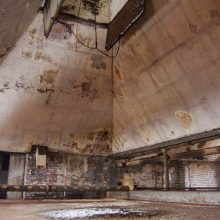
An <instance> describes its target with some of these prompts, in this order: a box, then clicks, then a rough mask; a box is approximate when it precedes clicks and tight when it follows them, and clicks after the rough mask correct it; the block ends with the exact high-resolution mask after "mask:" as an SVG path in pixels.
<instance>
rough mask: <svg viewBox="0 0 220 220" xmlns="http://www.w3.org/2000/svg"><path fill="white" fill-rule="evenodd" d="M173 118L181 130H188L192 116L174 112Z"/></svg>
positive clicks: (182, 112) (188, 113) (186, 113)
mask: <svg viewBox="0 0 220 220" xmlns="http://www.w3.org/2000/svg"><path fill="white" fill-rule="evenodd" d="M175 116H176V119H177V121H178V122H179V124H180V125H181V126H182V128H184V129H189V128H190V127H191V126H192V116H191V114H190V112H185V111H176V112H175Z"/></svg>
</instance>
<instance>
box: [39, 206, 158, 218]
mask: <svg viewBox="0 0 220 220" xmlns="http://www.w3.org/2000/svg"><path fill="white" fill-rule="evenodd" d="M160 214H161V213H160V212H159V211H158V210H157V211H155V210H134V209H124V208H82V209H66V210H55V211H49V212H44V213H41V215H43V216H44V217H47V218H49V219H61V220H62V219H65V220H66V219H79V218H80V219H84V218H90V219H92V218H99V217H102V218H104V217H108V218H109V217H114V218H117V217H119V218H120V217H154V216H158V215H160Z"/></svg>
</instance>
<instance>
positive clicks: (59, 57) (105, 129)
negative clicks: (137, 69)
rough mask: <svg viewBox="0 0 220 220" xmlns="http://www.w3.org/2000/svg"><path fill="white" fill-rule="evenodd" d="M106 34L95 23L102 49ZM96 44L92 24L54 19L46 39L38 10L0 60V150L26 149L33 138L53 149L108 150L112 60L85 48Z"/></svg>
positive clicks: (100, 153)
mask: <svg viewBox="0 0 220 220" xmlns="http://www.w3.org/2000/svg"><path fill="white" fill-rule="evenodd" d="M72 31H74V33H75V34H76V35H77V38H78V40H76V38H75V37H74V36H73V34H72ZM105 36H106V30H105V29H102V28H98V29H97V37H98V47H99V48H100V49H103V48H104V43H105ZM79 41H80V42H82V43H83V44H84V45H85V46H83V45H81V44H80V42H79ZM94 46H95V30H94V27H93V26H87V25H83V24H79V23H74V22H73V23H72V24H71V25H70V26H68V27H66V26H64V25H62V24H59V23H56V24H55V25H54V27H53V30H52V32H51V34H50V36H49V38H48V39H46V38H45V37H44V36H43V21H42V14H41V13H39V14H38V15H37V17H36V19H35V20H34V21H33V23H32V24H31V25H30V26H29V28H28V30H27V31H26V32H25V34H24V35H23V36H22V37H21V38H20V40H19V41H18V42H17V44H16V46H15V47H14V48H13V49H12V51H11V52H10V54H9V55H8V56H7V59H5V60H4V62H3V63H2V64H1V68H0V105H1V108H0V115H1V118H0V135H1V140H0V149H1V150H3V151H11V152H26V151H30V149H31V146H32V145H33V144H37V145H44V146H48V147H49V150H52V151H66V152H72V153H83V154H98V155H103V154H109V153H111V152H112V150H111V137H112V65H111V63H112V62H111V59H110V58H109V57H107V56H104V55H102V54H101V53H100V52H97V50H94V49H89V48H87V47H94Z"/></svg>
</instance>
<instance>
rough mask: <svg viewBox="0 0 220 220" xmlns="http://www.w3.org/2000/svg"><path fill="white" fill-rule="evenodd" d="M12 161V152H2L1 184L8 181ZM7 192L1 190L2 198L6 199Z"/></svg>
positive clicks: (0, 196) (0, 156)
mask: <svg viewBox="0 0 220 220" xmlns="http://www.w3.org/2000/svg"><path fill="white" fill-rule="evenodd" d="M9 162H10V154H9V153H4V152H0V184H7V183H8V169H9ZM6 195H7V193H4V192H0V199H6Z"/></svg>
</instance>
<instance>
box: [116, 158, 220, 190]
mask: <svg viewBox="0 0 220 220" xmlns="http://www.w3.org/2000/svg"><path fill="white" fill-rule="evenodd" d="M212 158H214V157H212ZM218 158H220V157H216V159H214V160H213V159H211V158H208V159H206V160H192V159H191V160H175V161H174V160H173V161H170V163H169V180H170V182H169V184H170V187H171V188H191V187H192V188H196V187H199V188H200V187H205V188H207V187H210V188H217V187H220V160H219V159H218ZM126 175H129V176H131V177H132V178H133V180H134V184H135V185H136V186H137V187H146V188H155V189H156V188H162V187H163V175H164V173H163V163H158V162H157V163H156V162H154V163H146V164H145V165H140V166H132V167H120V168H117V182H118V184H120V183H121V182H122V179H123V177H124V176H126Z"/></svg>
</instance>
